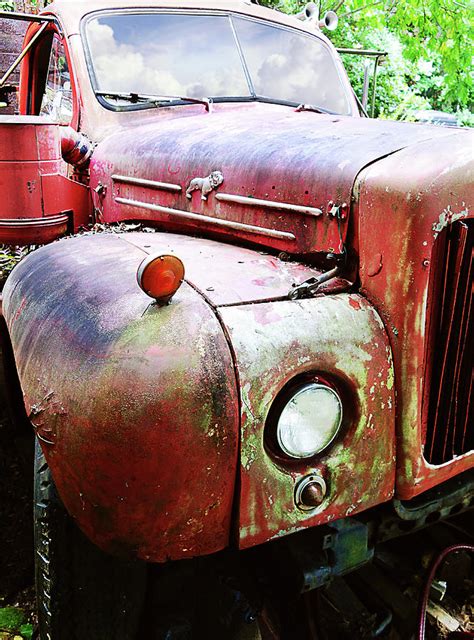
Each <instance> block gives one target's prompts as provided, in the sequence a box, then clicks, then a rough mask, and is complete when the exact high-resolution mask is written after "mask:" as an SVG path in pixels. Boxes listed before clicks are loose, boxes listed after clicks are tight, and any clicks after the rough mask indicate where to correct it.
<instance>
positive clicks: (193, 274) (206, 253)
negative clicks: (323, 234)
mask: <svg viewBox="0 0 474 640" xmlns="http://www.w3.org/2000/svg"><path fill="white" fill-rule="evenodd" d="M121 237H123V239H124V240H126V241H127V242H130V243H132V244H133V245H135V246H137V247H139V248H140V249H142V250H143V251H145V252H146V253H149V254H152V253H175V254H176V255H177V256H178V257H179V258H180V259H181V260H183V262H184V265H185V269H186V280H187V281H188V282H190V283H191V284H192V286H193V287H194V288H195V289H197V290H198V291H199V292H200V293H201V294H202V295H203V296H205V298H206V299H207V300H208V301H209V302H210V303H211V304H212V305H213V306H223V305H229V304H243V303H249V302H258V301H265V300H273V299H275V298H286V297H287V295H288V291H290V289H291V287H292V285H293V284H294V283H300V282H303V281H304V280H306V279H307V278H311V277H312V276H317V275H319V274H320V273H321V272H320V271H317V270H316V269H314V268H311V267H309V266H307V265H304V264H301V263H298V262H286V261H284V260H280V259H279V258H277V257H276V256H272V255H268V254H265V253H261V252H259V253H257V252H256V251H252V250H251V249H246V248H244V247H237V246H235V245H231V244H223V243H221V242H216V241H214V240H207V239H205V238H193V237H192V236H185V235H180V234H174V233H127V234H124V235H123V236H121ZM348 286H350V283H348V282H347V281H346V280H343V279H340V278H339V279H334V280H333V281H331V282H329V283H327V284H326V286H325V288H324V287H323V289H322V290H323V291H325V292H326V293H333V292H337V291H343V290H344V289H347V288H348Z"/></svg>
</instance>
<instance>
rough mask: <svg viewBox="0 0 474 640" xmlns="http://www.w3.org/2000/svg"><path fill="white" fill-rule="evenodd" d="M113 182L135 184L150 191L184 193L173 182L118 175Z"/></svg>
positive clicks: (113, 177)
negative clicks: (159, 190)
mask: <svg viewBox="0 0 474 640" xmlns="http://www.w3.org/2000/svg"><path fill="white" fill-rule="evenodd" d="M112 180H113V181H114V182H122V183H123V184H133V185H136V186H137V187H148V188H149V189H161V190H162V191H174V192H175V193H178V192H180V191H182V188H181V186H180V185H179V184H172V183H171V182H156V181H155V180H146V179H145V178H133V177H132V176H121V175H118V174H114V175H113V176H112Z"/></svg>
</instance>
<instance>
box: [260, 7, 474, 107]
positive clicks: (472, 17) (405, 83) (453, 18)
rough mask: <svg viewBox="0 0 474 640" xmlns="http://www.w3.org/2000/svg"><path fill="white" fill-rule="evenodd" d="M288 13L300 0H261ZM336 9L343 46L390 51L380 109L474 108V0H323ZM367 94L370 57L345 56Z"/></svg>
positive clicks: (335, 34)
mask: <svg viewBox="0 0 474 640" xmlns="http://www.w3.org/2000/svg"><path fill="white" fill-rule="evenodd" d="M261 1H262V2H263V3H264V4H266V5H268V6H272V7H274V8H276V9H280V10H281V11H284V12H286V13H297V12H298V11H300V10H301V9H302V7H304V5H305V2H301V1H300V0H261ZM329 9H332V10H336V11H337V13H338V16H339V20H340V23H339V25H340V26H339V28H338V29H337V30H336V31H335V32H333V33H331V34H329V37H330V38H331V39H332V41H333V42H334V44H335V45H336V46H339V47H349V48H352V47H361V48H369V49H381V50H386V51H387V52H388V54H389V56H388V58H387V60H386V61H385V63H384V64H383V65H382V67H381V69H380V74H379V78H378V91H377V113H378V114H379V115H382V116H391V117H394V116H398V117H400V116H401V114H402V113H404V112H406V110H407V109H410V108H429V107H430V106H431V107H432V108H435V109H443V110H446V111H457V110H460V109H472V108H473V106H474V75H473V72H472V57H473V53H474V47H473V37H474V11H473V9H474V4H473V2H472V0H460V1H459V2H458V1H457V0H372V1H371V0H339V1H337V2H336V0H322V1H321V15H323V14H324V12H325V11H327V10H329ZM344 62H345V63H346V68H347V69H348V72H349V76H350V78H351V81H352V82H353V85H354V88H355V89H356V91H357V92H358V95H361V87H362V77H363V69H364V64H365V62H364V60H363V59H362V58H357V59H356V58H355V57H351V58H349V57H348V56H345V60H344Z"/></svg>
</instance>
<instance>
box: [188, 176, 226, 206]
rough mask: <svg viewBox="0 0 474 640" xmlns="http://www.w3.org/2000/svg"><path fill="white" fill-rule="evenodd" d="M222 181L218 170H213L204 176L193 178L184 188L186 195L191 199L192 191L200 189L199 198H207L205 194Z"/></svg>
mask: <svg viewBox="0 0 474 640" xmlns="http://www.w3.org/2000/svg"><path fill="white" fill-rule="evenodd" d="M223 182H224V176H223V175H222V173H221V172H220V171H213V172H212V173H211V174H210V175H208V176H207V177H206V178H194V179H193V180H191V182H190V183H189V187H188V188H187V189H186V197H187V198H189V200H191V198H192V195H191V194H192V192H193V191H198V190H199V191H201V200H207V196H208V195H209V194H210V193H211V191H213V190H214V189H217V187H219V186H220V185H221V184H222V183H223Z"/></svg>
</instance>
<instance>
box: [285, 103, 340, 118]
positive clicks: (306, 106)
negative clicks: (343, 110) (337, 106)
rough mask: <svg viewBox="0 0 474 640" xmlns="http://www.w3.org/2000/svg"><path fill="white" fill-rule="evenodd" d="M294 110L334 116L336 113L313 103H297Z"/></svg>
mask: <svg viewBox="0 0 474 640" xmlns="http://www.w3.org/2000/svg"><path fill="white" fill-rule="evenodd" d="M295 111H314V112H315V113H328V114H329V115H330V116H336V115H337V113H335V112H334V111H329V109H323V107H318V106H317V105H315V104H299V105H298V106H297V107H296V109H295Z"/></svg>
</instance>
